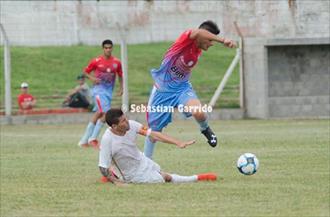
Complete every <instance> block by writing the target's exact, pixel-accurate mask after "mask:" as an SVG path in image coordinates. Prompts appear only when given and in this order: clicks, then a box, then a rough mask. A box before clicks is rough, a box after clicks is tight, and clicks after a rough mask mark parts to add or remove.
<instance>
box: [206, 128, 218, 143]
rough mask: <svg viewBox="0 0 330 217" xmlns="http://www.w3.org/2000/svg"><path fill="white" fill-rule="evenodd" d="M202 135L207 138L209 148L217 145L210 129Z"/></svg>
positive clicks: (216, 140)
mask: <svg viewBox="0 0 330 217" xmlns="http://www.w3.org/2000/svg"><path fill="white" fill-rule="evenodd" d="M202 133H203V134H204V136H205V137H206V138H207V142H208V143H209V144H210V146H212V147H215V146H217V144H218V139H217V136H216V135H215V134H214V133H213V131H212V130H211V128H210V127H208V128H206V129H205V130H203V131H202Z"/></svg>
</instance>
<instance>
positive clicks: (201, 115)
mask: <svg viewBox="0 0 330 217" xmlns="http://www.w3.org/2000/svg"><path fill="white" fill-rule="evenodd" d="M192 115H193V116H194V118H195V119H196V120H199V121H201V120H205V119H206V115H205V114H204V113H203V112H200V111H197V112H192Z"/></svg>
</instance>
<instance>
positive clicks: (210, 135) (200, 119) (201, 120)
mask: <svg viewBox="0 0 330 217" xmlns="http://www.w3.org/2000/svg"><path fill="white" fill-rule="evenodd" d="M185 105H186V106H187V107H189V108H191V109H190V111H191V114H192V116H193V117H194V118H195V120H196V122H197V123H198V125H199V128H200V131H201V133H202V134H203V135H204V136H205V137H206V138H207V142H208V143H209V145H210V146H212V147H215V146H216V145H217V143H218V139H217V136H216V135H215V133H214V132H213V131H212V129H211V128H210V126H209V124H208V119H207V114H205V113H204V112H203V111H201V107H202V105H201V102H200V101H199V100H198V99H189V100H188V101H187V102H186V104H185Z"/></svg>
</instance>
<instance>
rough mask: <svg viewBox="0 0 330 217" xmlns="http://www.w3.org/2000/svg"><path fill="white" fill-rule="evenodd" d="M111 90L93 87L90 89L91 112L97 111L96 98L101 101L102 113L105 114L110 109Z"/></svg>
mask: <svg viewBox="0 0 330 217" xmlns="http://www.w3.org/2000/svg"><path fill="white" fill-rule="evenodd" d="M112 90H113V89H112V88H108V89H105V88H102V87H100V86H94V87H93V89H92V94H93V102H94V108H93V112H96V111H99V108H98V104H97V102H96V96H99V98H100V101H101V108H102V112H107V111H109V110H110V108H111V101H112Z"/></svg>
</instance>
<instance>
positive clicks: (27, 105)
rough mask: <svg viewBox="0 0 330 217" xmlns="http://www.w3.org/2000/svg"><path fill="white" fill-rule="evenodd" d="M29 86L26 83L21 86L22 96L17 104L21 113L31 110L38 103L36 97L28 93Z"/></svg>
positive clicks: (19, 96)
mask: <svg viewBox="0 0 330 217" xmlns="http://www.w3.org/2000/svg"><path fill="white" fill-rule="evenodd" d="M28 91H29V85H28V83H26V82H23V83H22V84H21V94H19V95H18V96H17V102H18V106H19V109H20V110H21V111H25V110H31V109H33V108H34V106H35V105H36V103H37V100H36V99H35V97H34V96H32V95H31V94H29V93H28Z"/></svg>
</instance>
